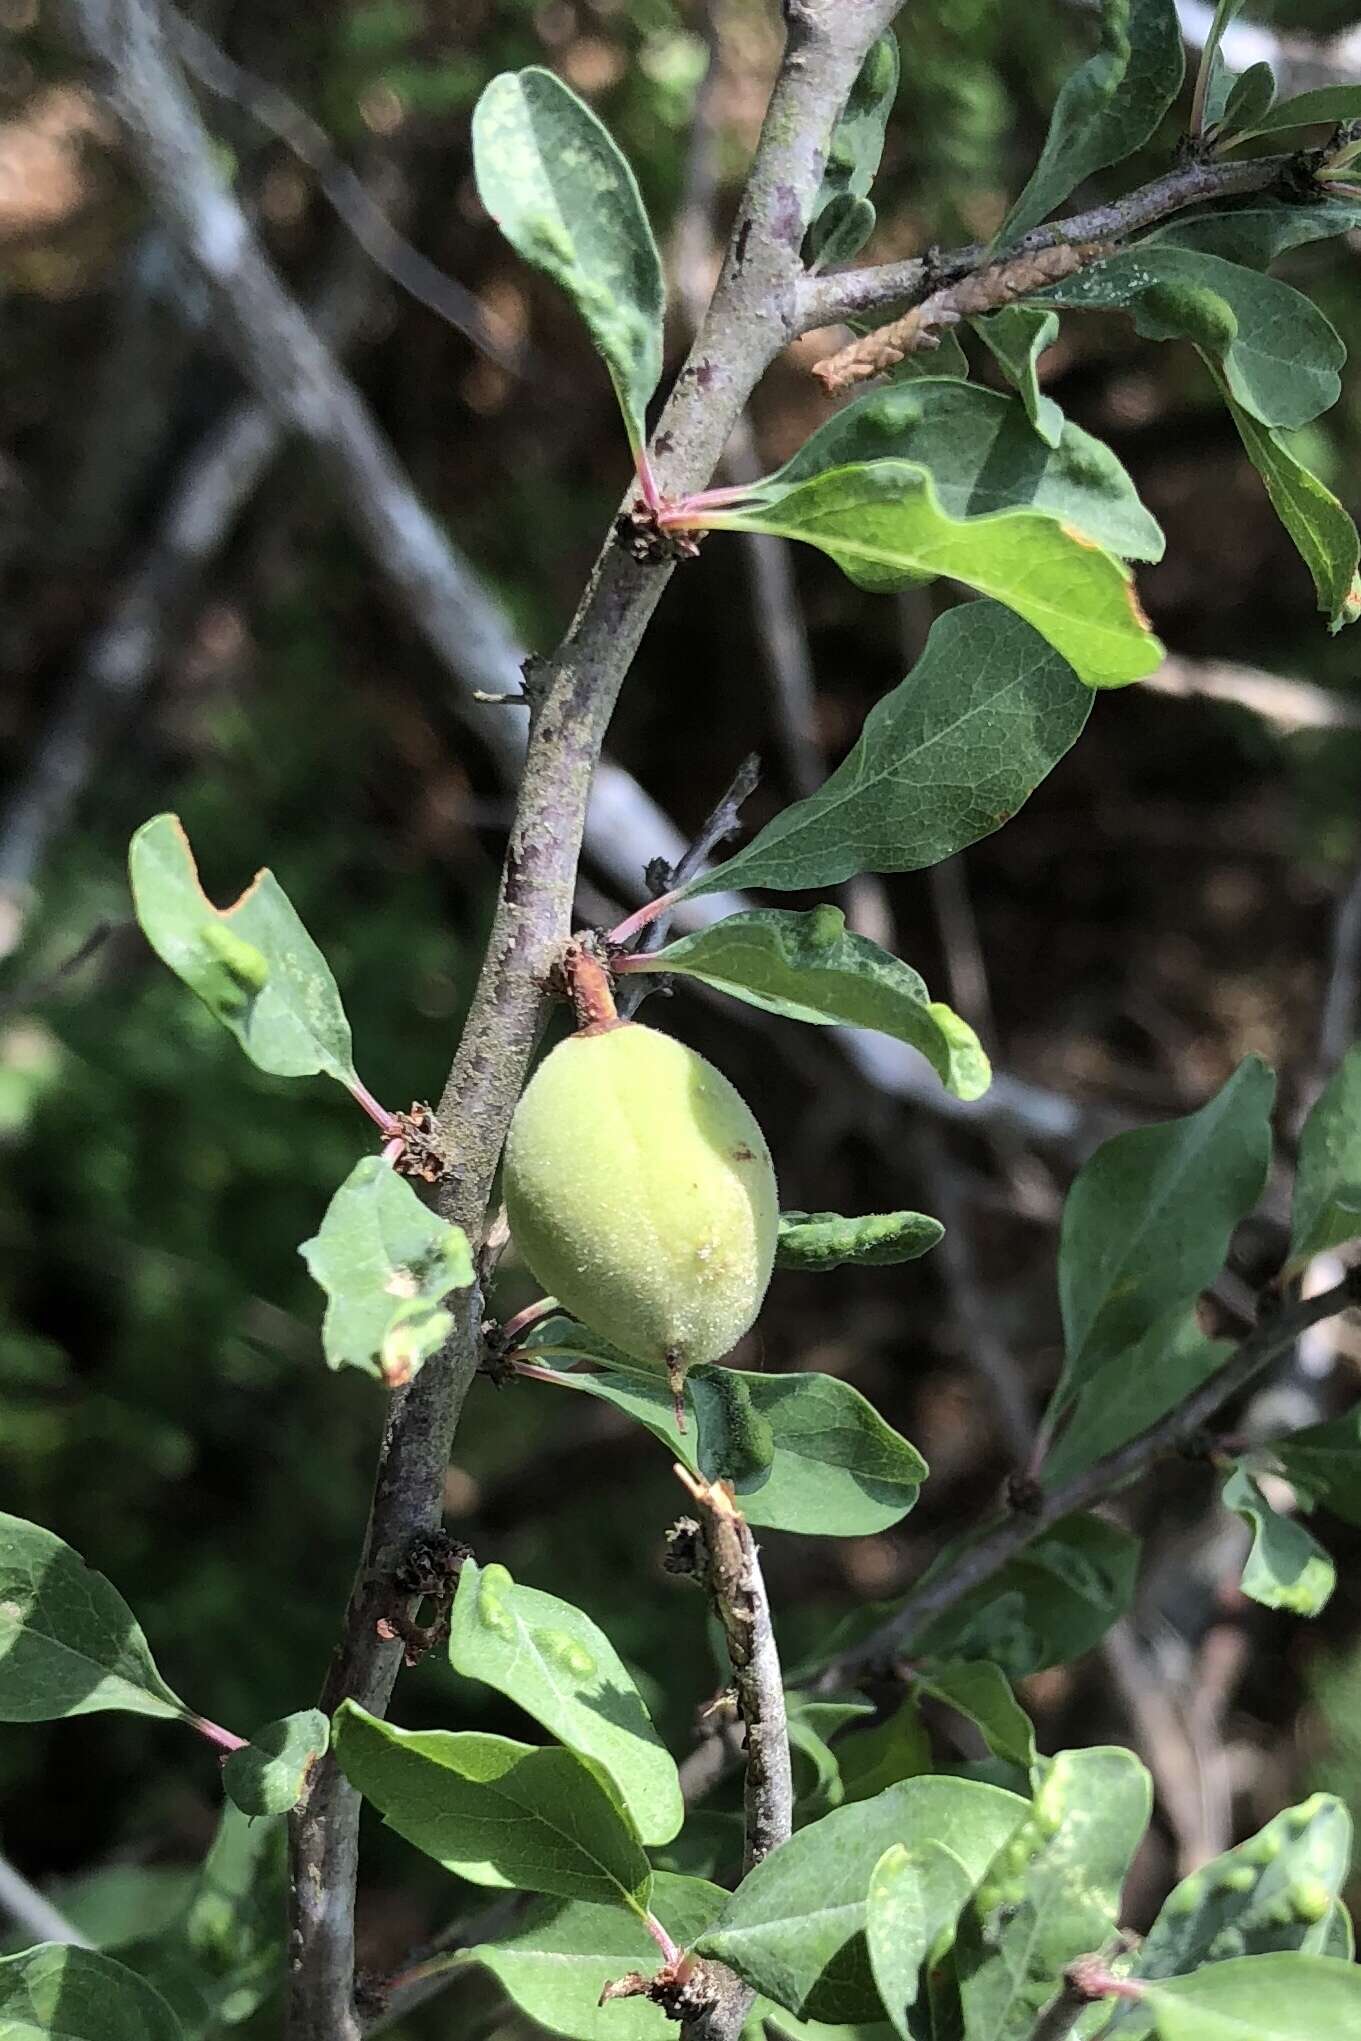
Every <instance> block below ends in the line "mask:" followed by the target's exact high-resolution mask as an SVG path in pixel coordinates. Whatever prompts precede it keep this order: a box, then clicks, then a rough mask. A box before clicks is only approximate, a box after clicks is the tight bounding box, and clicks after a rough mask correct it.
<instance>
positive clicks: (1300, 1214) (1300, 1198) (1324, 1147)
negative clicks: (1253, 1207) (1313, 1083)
mask: <svg viewBox="0 0 1361 2041" xmlns="http://www.w3.org/2000/svg"><path fill="white" fill-rule="evenodd" d="M1358 1235H1361V1045H1358V1046H1357V1047H1355V1048H1352V1049H1349V1050H1348V1051H1347V1053H1346V1055H1345V1056H1344V1057H1343V1059H1342V1061H1341V1063H1339V1065H1338V1067H1337V1069H1336V1070H1335V1071H1334V1072H1333V1075H1332V1076H1331V1077H1330V1078H1329V1080H1328V1082H1327V1084H1326V1085H1325V1086H1324V1087H1323V1090H1322V1091H1321V1092H1320V1093H1319V1096H1318V1098H1317V1099H1316V1100H1315V1102H1314V1104H1313V1106H1312V1108H1311V1109H1310V1113H1309V1117H1308V1119H1307V1120H1306V1121H1305V1123H1304V1127H1303V1130H1302V1132H1301V1134H1300V1146H1299V1157H1298V1161H1297V1163H1296V1168H1295V1196H1294V1204H1293V1207H1292V1210H1291V1215H1290V1261H1289V1264H1288V1266H1289V1267H1290V1268H1291V1269H1292V1270H1294V1269H1300V1268H1303V1266H1304V1264H1305V1263H1306V1262H1307V1261H1309V1260H1310V1258H1311V1257H1312V1256H1314V1255H1316V1254H1322V1253H1324V1252H1325V1251H1326V1250H1327V1249H1328V1248H1330V1247H1340V1246H1342V1244H1343V1242H1344V1241H1348V1240H1355V1239H1356V1238H1357V1237H1358Z"/></svg>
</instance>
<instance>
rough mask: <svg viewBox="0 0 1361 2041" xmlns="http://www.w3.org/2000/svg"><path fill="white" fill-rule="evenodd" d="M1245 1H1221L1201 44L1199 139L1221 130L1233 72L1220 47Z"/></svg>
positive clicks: (1195, 125) (1196, 123)
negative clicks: (1220, 125) (1219, 127)
mask: <svg viewBox="0 0 1361 2041" xmlns="http://www.w3.org/2000/svg"><path fill="white" fill-rule="evenodd" d="M1242 5H1243V0H1218V4H1217V6H1216V7H1215V11H1214V15H1213V18H1212V19H1211V22H1210V32H1209V34H1208V35H1207V36H1206V38H1205V41H1204V43H1203V44H1202V45H1201V52H1200V71H1199V74H1198V76H1197V78H1196V99H1197V101H1198V102H1199V111H1200V119H1199V121H1198V122H1194V121H1193V127H1194V128H1195V129H1196V131H1197V134H1198V136H1199V137H1200V138H1205V137H1207V136H1208V135H1209V134H1210V132H1211V131H1212V130H1215V129H1217V128H1218V126H1219V123H1220V121H1221V119H1222V117H1223V114H1224V111H1225V108H1226V106H1227V103H1228V99H1229V94H1230V91H1231V85H1230V78H1231V73H1230V71H1229V68H1228V65H1227V64H1226V63H1225V62H1224V52H1223V50H1222V49H1221V48H1220V44H1221V42H1222V40H1223V35H1224V30H1225V29H1226V28H1227V27H1228V25H1229V23H1230V22H1231V21H1232V20H1233V17H1234V15H1235V14H1237V13H1238V12H1239V10H1240V9H1241V7H1242Z"/></svg>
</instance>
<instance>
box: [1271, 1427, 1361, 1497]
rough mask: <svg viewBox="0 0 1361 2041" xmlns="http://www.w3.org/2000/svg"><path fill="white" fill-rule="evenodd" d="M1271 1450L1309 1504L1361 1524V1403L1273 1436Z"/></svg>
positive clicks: (1286, 1474)
mask: <svg viewBox="0 0 1361 2041" xmlns="http://www.w3.org/2000/svg"><path fill="white" fill-rule="evenodd" d="M1271 1450H1272V1452H1273V1453H1274V1455H1275V1457H1276V1459H1277V1460H1278V1461H1279V1462H1280V1465H1281V1468H1282V1471H1283V1472H1284V1474H1285V1477H1286V1479H1287V1480H1288V1481H1290V1482H1291V1483H1292V1484H1293V1485H1294V1486H1295V1487H1296V1488H1298V1489H1299V1490H1300V1491H1301V1497H1302V1499H1303V1498H1305V1497H1307V1499H1308V1500H1307V1507H1309V1508H1310V1509H1317V1508H1319V1507H1322V1508H1323V1509H1326V1510H1331V1511H1332V1513H1333V1515H1334V1516H1335V1517H1341V1519H1342V1521H1343V1523H1344V1524H1358V1525H1361V1404H1357V1405H1355V1406H1354V1407H1353V1408H1352V1409H1351V1410H1348V1411H1345V1412H1344V1413H1343V1415H1342V1416H1341V1417H1335V1418H1333V1419H1332V1420H1331V1421H1330V1422H1329V1423H1328V1424H1314V1425H1310V1426H1308V1427H1307V1429H1305V1430H1304V1431H1298V1432H1291V1433H1290V1434H1289V1436H1288V1437H1287V1438H1284V1439H1276V1440H1273V1442H1272V1447H1271Z"/></svg>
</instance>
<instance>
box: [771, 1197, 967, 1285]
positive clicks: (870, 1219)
mask: <svg viewBox="0 0 1361 2041" xmlns="http://www.w3.org/2000/svg"><path fill="white" fill-rule="evenodd" d="M944 1234H945V1228H944V1227H943V1226H942V1225H941V1223H940V1221H939V1219H931V1218H928V1216H927V1215H926V1213H924V1212H868V1213H866V1214H865V1215H864V1216H863V1217H862V1218H857V1219H843V1217H842V1216H841V1214H840V1212H781V1214H780V1237H779V1239H778V1241H777V1242H776V1245H775V1266H776V1268H777V1269H806V1270H810V1271H811V1270H814V1269H816V1270H818V1271H819V1272H824V1271H826V1270H829V1269H839V1268H841V1267H842V1266H843V1265H844V1264H845V1263H847V1262H849V1263H851V1264H852V1266H854V1267H857V1268H887V1267H890V1266H892V1265H893V1264H895V1263H897V1262H903V1261H916V1260H917V1258H918V1256H919V1255H923V1254H926V1253H927V1252H928V1251H929V1250H930V1249H931V1248H933V1247H934V1246H935V1245H936V1243H937V1241H938V1240H941V1239H942V1238H943V1237H944Z"/></svg>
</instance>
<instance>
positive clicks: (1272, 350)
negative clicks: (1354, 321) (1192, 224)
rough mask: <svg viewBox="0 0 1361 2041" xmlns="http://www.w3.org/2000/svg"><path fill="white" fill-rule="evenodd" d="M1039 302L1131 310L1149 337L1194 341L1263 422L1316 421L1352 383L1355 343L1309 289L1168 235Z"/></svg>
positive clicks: (1055, 288) (1095, 267) (1051, 290)
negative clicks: (1346, 380)
mask: <svg viewBox="0 0 1361 2041" xmlns="http://www.w3.org/2000/svg"><path fill="white" fill-rule="evenodd" d="M1031 302H1032V303H1035V304H1050V305H1067V306H1069V307H1071V308H1072V309H1074V310H1077V311H1082V310H1088V311H1096V310H1112V311H1125V312H1128V313H1129V315H1130V317H1131V318H1132V319H1133V321H1134V325H1135V329H1136V331H1138V332H1139V333H1142V334H1143V335H1144V337H1145V338H1146V339H1148V340H1193V341H1194V342H1195V343H1196V345H1197V346H1198V347H1199V348H1201V349H1202V351H1203V352H1205V353H1206V354H1209V355H1211V356H1212V357H1213V359H1214V361H1215V363H1216V366H1217V367H1218V369H1219V370H1220V373H1221V374H1222V375H1223V377H1224V380H1225V382H1226V383H1227V385H1228V388H1229V391H1230V393H1231V394H1232V396H1233V399H1234V401H1235V403H1238V404H1241V405H1242V407H1243V409H1244V410H1245V411H1246V412H1248V414H1249V415H1250V416H1251V417H1253V418H1256V419H1257V420H1258V421H1259V423H1261V424H1262V425H1280V426H1285V427H1287V428H1291V427H1295V426H1300V425H1307V424H1308V423H1309V421H1310V419H1311V418H1317V417H1318V415H1319V413H1320V412H1321V411H1326V410H1328V409H1329V407H1330V406H1331V405H1333V404H1335V403H1336V402H1337V399H1338V395H1339V392H1340V390H1341V387H1342V385H1341V381H1340V379H1339V376H1338V370H1339V369H1340V368H1341V366H1342V363H1343V361H1344V360H1345V358H1346V350H1345V348H1344V347H1343V345H1342V342H1341V341H1340V340H1339V338H1338V336H1337V333H1336V332H1335V331H1334V329H1333V327H1332V326H1331V325H1330V324H1329V322H1328V320H1327V319H1325V318H1324V316H1323V314H1322V312H1320V311H1319V309H1318V307H1317V306H1316V305H1314V304H1313V303H1311V301H1310V300H1309V299H1308V298H1306V297H1304V296H1302V294H1301V293H1300V292H1299V291H1297V290H1293V289H1292V288H1291V286H1290V285H1289V284H1287V283H1282V282H1281V280H1280V278H1279V277H1274V276H1265V275H1263V274H1262V273H1261V271H1260V270H1256V269H1248V268H1245V267H1244V266H1243V265H1242V264H1241V263H1238V262H1226V261H1225V260H1224V259H1223V257H1222V256H1218V255H1208V254H1205V253H1203V252H1202V251H1201V250H1199V249H1196V248H1184V247H1178V246H1176V245H1175V244H1173V243H1172V242H1170V241H1168V240H1156V241H1141V242H1139V243H1138V245H1137V246H1135V247H1133V248H1126V249H1122V250H1121V251H1120V252H1119V253H1118V254H1115V255H1109V256H1107V257H1106V258H1105V260H1104V261H1102V262H1094V263H1091V264H1090V265H1089V266H1088V267H1087V268H1086V269H1081V270H1078V271H1077V272H1076V273H1075V274H1074V275H1072V276H1070V277H1065V278H1064V279H1063V281H1062V282H1060V283H1056V284H1051V285H1049V286H1048V288H1047V289H1045V290H1044V291H1037V292H1036V294H1035V296H1034V298H1033V299H1032V300H1031Z"/></svg>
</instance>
